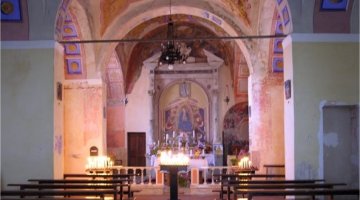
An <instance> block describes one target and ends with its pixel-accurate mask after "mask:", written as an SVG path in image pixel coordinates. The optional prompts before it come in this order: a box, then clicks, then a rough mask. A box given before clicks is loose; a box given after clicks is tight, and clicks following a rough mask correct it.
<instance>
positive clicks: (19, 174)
mask: <svg viewBox="0 0 360 200" xmlns="http://www.w3.org/2000/svg"><path fill="white" fill-rule="evenodd" d="M1 45H2V46H1V48H2V49H1V58H2V60H1V71H2V72H1V107H2V112H1V124H2V126H1V182H2V185H1V186H2V188H4V187H5V186H6V184H8V183H14V182H15V183H16V182H24V181H26V180H27V179H28V178H34V177H36V178H52V177H53V162H54V161H53V160H54V155H53V140H54V133H53V129H54V125H53V121H54V116H53V102H54V99H53V97H54V90H53V80H54V77H53V76H54V69H53V65H54V41H37V42H24V41H21V42H2V44H1ZM39 77H41V78H39Z"/></svg>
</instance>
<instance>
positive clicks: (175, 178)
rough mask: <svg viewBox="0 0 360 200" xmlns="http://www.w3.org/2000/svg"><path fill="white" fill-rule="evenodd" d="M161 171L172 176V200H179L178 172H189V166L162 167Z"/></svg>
mask: <svg viewBox="0 0 360 200" xmlns="http://www.w3.org/2000/svg"><path fill="white" fill-rule="evenodd" d="M160 170H164V171H167V172H169V174H170V200H178V172H179V171H187V165H160Z"/></svg>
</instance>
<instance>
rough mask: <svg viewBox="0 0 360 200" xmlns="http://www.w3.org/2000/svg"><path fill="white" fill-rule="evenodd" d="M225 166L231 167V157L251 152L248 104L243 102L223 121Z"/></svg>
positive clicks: (229, 112)
mask: <svg viewBox="0 0 360 200" xmlns="http://www.w3.org/2000/svg"><path fill="white" fill-rule="evenodd" d="M223 130H224V131H223V145H224V151H223V152H224V153H223V155H224V160H223V163H224V165H230V163H229V160H230V157H229V158H228V156H232V157H237V156H238V154H239V153H240V152H241V151H242V152H249V116H248V103H247V102H241V103H237V104H236V105H234V106H232V107H231V108H230V109H229V110H228V111H227V113H226V115H225V117H224V120H223Z"/></svg>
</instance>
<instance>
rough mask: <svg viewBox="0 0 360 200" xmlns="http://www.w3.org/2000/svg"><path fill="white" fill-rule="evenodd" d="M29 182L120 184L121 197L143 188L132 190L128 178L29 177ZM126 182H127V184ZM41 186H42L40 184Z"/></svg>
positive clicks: (129, 196)
mask: <svg viewBox="0 0 360 200" xmlns="http://www.w3.org/2000/svg"><path fill="white" fill-rule="evenodd" d="M28 181H29V182H36V183H38V184H39V185H43V184H47V185H49V184H63V185H69V186H64V187H70V188H71V186H72V185H74V184H86V185H88V184H91V185H94V186H96V185H100V184H108V185H111V186H120V191H119V194H120V199H122V198H123V195H127V196H128V198H133V197H134V192H139V191H141V190H132V189H131V184H129V183H128V182H129V180H128V179H29V180H28ZM124 182H127V183H126V184H125V183H124ZM39 187H41V186H39ZM124 187H127V190H124V189H123V188H124Z"/></svg>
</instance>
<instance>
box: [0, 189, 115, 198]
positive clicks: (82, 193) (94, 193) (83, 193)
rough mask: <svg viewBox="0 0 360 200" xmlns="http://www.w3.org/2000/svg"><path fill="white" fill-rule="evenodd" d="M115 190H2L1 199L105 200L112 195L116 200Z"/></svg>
mask: <svg viewBox="0 0 360 200" xmlns="http://www.w3.org/2000/svg"><path fill="white" fill-rule="evenodd" d="M116 193H117V192H116V190H2V191H1V197H2V198H3V197H11V196H12V197H20V198H22V197H29V196H35V197H39V198H44V197H57V196H61V197H72V196H77V197H84V198H85V197H89V196H91V197H99V198H100V199H105V195H109V194H111V195H113V196H114V199H116Z"/></svg>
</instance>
